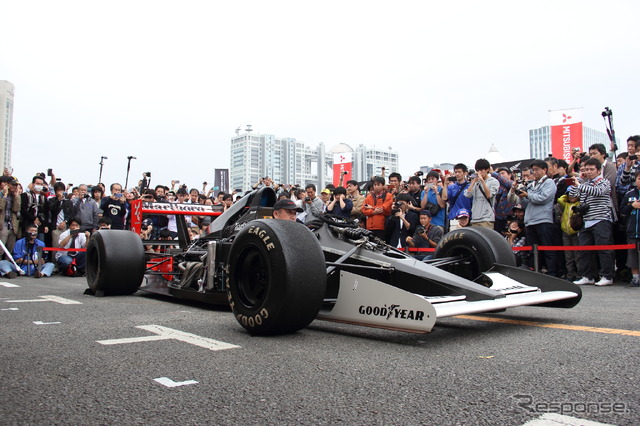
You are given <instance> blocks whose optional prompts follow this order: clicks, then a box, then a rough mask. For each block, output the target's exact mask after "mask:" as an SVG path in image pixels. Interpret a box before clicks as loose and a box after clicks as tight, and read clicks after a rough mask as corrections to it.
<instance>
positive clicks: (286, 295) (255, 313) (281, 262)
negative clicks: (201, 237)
mask: <svg viewBox="0 0 640 426" xmlns="http://www.w3.org/2000/svg"><path fill="white" fill-rule="evenodd" d="M248 255H258V256H262V261H263V263H265V264H266V265H267V268H266V269H267V276H268V288H267V289H266V291H264V296H263V297H261V298H260V300H259V301H258V302H255V301H254V302H252V303H246V301H247V298H246V297H245V296H244V295H243V294H244V290H243V279H244V280H245V282H244V284H247V283H246V277H247V276H250V275H251V274H252V273H255V271H245V270H243V267H245V266H246V264H243V261H244V260H245V259H246V256H248ZM318 256H319V257H318ZM228 268H229V269H228V274H227V283H226V286H227V296H228V298H229V305H230V307H231V310H232V311H233V313H234V315H235V317H236V319H237V321H238V322H239V323H240V325H242V326H243V327H244V328H245V329H247V330H248V331H249V332H250V333H252V334H283V333H289V332H294V331H297V330H298V329H300V328H303V327H305V326H306V325H308V323H310V322H311V321H313V319H314V318H315V316H316V315H317V313H318V311H319V309H320V307H321V304H322V299H323V297H324V292H325V285H326V265H325V262H324V256H323V255H322V249H321V248H320V245H319V243H318V241H317V239H316V237H315V235H314V234H313V233H312V232H311V231H309V230H308V229H307V228H306V227H305V226H304V225H301V224H297V223H295V222H293V221H286V220H278V219H267V220H255V221H252V222H250V223H249V224H248V225H247V226H246V227H245V228H244V229H243V230H242V231H240V233H239V234H238V235H237V237H236V238H235V240H234V242H233V245H232V247H231V250H230V253H229V261H228ZM243 274H244V275H243Z"/></svg>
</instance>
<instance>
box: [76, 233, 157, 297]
mask: <svg viewBox="0 0 640 426" xmlns="http://www.w3.org/2000/svg"><path fill="white" fill-rule="evenodd" d="M145 268H146V264H145V258H144V247H143V246H142V240H140V236H139V235H138V234H136V233H135V232H131V231H121V230H108V231H97V232H95V233H94V234H93V235H92V236H91V238H90V239H89V245H88V246H87V283H88V284H89V288H90V289H91V291H92V292H93V293H94V294H100V293H98V292H102V294H104V295H123V294H133V293H135V292H136V291H137V290H138V287H140V284H141V283H142V279H143V277H144V271H145Z"/></svg>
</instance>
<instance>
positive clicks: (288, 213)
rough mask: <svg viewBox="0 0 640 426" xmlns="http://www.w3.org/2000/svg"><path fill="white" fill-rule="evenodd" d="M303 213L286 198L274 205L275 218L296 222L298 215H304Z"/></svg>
mask: <svg viewBox="0 0 640 426" xmlns="http://www.w3.org/2000/svg"><path fill="white" fill-rule="evenodd" d="M303 211H304V210H302V209H301V208H300V207H298V206H297V205H296V203H294V202H293V201H291V200H289V199H286V198H285V199H282V200H280V201H278V202H276V203H275V204H274V205H273V218H274V219H284V220H296V213H302V212H303Z"/></svg>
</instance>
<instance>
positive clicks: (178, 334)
mask: <svg viewBox="0 0 640 426" xmlns="http://www.w3.org/2000/svg"><path fill="white" fill-rule="evenodd" d="M136 328H140V329H142V330H146V331H150V332H151V333H154V334H155V336H141V337H126V338H122V339H108V340H96V342H97V343H100V344H101V345H119V344H122V343H136V342H150V341H154V340H168V339H173V340H178V341H180V342H185V343H189V344H191V345H196V346H199V347H201V348H205V349H209V350H210V351H219V350H223V349H234V348H239V347H240V346H237V345H232V344H231V343H225V342H221V341H219V340H214V339H209V338H207V337H201V336H198V335H196V334H191V333H185V332H184V331H180V330H174V329H173V328H168V327H163V326H161V325H154V324H151V325H138V326H136Z"/></svg>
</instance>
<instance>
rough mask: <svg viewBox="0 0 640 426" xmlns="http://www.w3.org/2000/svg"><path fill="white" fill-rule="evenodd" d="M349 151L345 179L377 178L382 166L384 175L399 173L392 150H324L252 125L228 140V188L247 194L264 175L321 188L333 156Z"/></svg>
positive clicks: (330, 175) (329, 174)
mask: <svg viewBox="0 0 640 426" xmlns="http://www.w3.org/2000/svg"><path fill="white" fill-rule="evenodd" d="M349 150H350V152H352V153H353V175H352V176H348V177H347V180H350V179H355V180H357V181H365V180H368V179H370V178H371V176H374V175H380V173H381V169H382V167H383V166H384V167H385V171H386V175H387V176H388V175H389V173H391V172H393V171H398V154H397V152H395V151H391V149H389V150H380V149H375V148H374V149H368V148H366V147H365V146H364V145H359V146H358V147H357V148H356V149H355V150H353V149H352V148H351V147H349V145H347V144H339V145H338V146H336V147H334V148H332V149H331V150H326V148H325V145H324V143H322V142H321V143H319V144H318V145H317V146H316V147H310V146H307V145H305V143H303V142H301V141H298V140H296V139H295V138H277V137H276V136H274V135H270V134H259V133H254V132H253V130H252V129H251V126H247V128H246V129H245V132H244V133H242V134H241V133H240V129H237V130H236V136H235V137H233V138H231V165H230V170H229V175H230V177H229V179H230V182H231V188H234V189H242V190H245V191H246V190H248V189H249V188H251V186H252V185H254V184H256V183H257V182H258V181H259V180H260V178H262V177H265V176H269V177H271V178H272V179H273V180H274V182H275V183H283V184H299V185H300V186H301V187H303V188H304V186H305V185H307V184H309V183H313V184H315V185H316V186H317V187H318V188H324V186H325V184H327V183H331V182H332V181H333V170H332V167H333V161H334V155H335V154H336V153H339V152H347V151H349Z"/></svg>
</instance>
